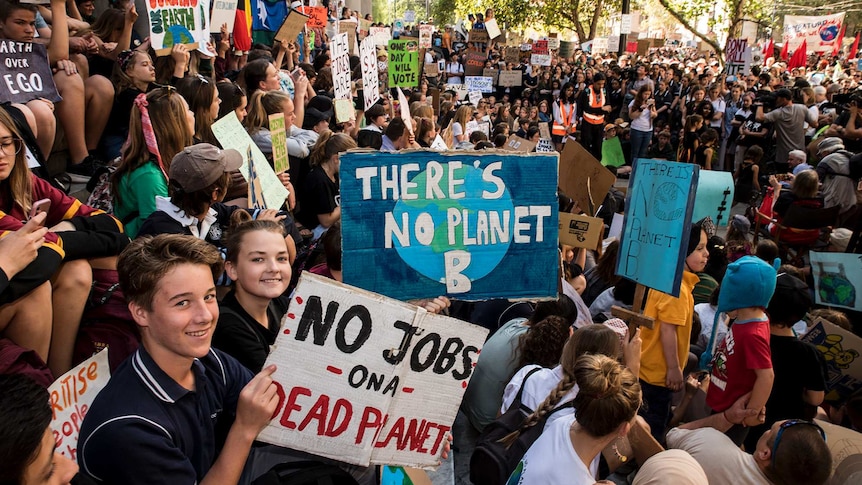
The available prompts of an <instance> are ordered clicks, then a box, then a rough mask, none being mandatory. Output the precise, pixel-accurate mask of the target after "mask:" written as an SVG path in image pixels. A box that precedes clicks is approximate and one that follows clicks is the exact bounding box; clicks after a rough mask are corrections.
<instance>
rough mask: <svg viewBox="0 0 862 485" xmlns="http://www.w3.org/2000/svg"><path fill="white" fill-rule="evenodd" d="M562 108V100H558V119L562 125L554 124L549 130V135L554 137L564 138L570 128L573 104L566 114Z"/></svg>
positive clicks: (573, 110)
mask: <svg viewBox="0 0 862 485" xmlns="http://www.w3.org/2000/svg"><path fill="white" fill-rule="evenodd" d="M563 106H564V105H563V100H560V118H562V124H559V123H554V126H553V128H551V133H552V134H554V135H555V136H566V131H567V129H568V127H570V126H572V115H574V113H575V104H574V103H572V105H571V107H570V108H569V112H568V113H566V108H564V107H563Z"/></svg>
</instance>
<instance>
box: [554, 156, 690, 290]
mask: <svg viewBox="0 0 862 485" xmlns="http://www.w3.org/2000/svg"><path fill="white" fill-rule="evenodd" d="M567 145H568V143H567ZM699 169H700V167H698V166H697V165H695V164H691V163H678V162H668V161H663V160H650V159H648V158H639V159H637V160H635V162H634V165H633V167H632V174H631V179H630V180H629V189H628V192H627V193H626V214H625V219H624V220H623V233H622V236H621V237H620V253H619V258H618V260H617V274H618V275H620V276H623V277H625V278H628V279H630V280H632V281H635V282H637V283H640V284H641V285H643V286H646V287H647V288H653V289H656V290H658V291H661V292H664V293H667V294H669V295H671V296H675V297H676V296H679V287H680V283H681V282H682V270H683V264H684V263H685V257H686V252H687V250H688V238H689V231H688V230H687V227H688V224H689V221H691V213H692V212H693V211H694V198H695V193H696V190H695V187H697V178H698V172H699Z"/></svg>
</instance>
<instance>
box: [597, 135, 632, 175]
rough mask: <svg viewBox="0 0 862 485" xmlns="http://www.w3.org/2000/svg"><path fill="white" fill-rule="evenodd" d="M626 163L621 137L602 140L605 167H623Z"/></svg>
mask: <svg viewBox="0 0 862 485" xmlns="http://www.w3.org/2000/svg"><path fill="white" fill-rule="evenodd" d="M625 164H626V156H625V154H623V146H622V144H621V143H620V137H618V136H614V137H611V138H608V139H606V140H604V141H603V142H602V165H604V166H605V167H618V168H619V167H622V166H623V165H625Z"/></svg>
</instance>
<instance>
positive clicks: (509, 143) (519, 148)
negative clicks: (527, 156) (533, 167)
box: [503, 134, 536, 153]
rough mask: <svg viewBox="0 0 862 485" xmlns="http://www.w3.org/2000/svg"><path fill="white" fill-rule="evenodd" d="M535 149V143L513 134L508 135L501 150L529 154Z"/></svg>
mask: <svg viewBox="0 0 862 485" xmlns="http://www.w3.org/2000/svg"><path fill="white" fill-rule="evenodd" d="M535 148H536V143H535V142H532V141H530V140H527V139H526V138H521V137H520V136H518V135H514V134H513V135H509V139H508V140H506V144H505V145H503V150H508V151H510V152H522V153H530V152H532V151H533V150H535Z"/></svg>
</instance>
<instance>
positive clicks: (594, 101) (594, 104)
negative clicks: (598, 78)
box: [584, 87, 605, 125]
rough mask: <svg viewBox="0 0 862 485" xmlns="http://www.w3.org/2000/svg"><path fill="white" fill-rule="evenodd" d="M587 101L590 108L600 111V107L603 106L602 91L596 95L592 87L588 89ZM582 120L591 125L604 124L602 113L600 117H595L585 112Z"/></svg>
mask: <svg viewBox="0 0 862 485" xmlns="http://www.w3.org/2000/svg"><path fill="white" fill-rule="evenodd" d="M589 100H590V107H591V108H598V109H602V106H604V105H605V93H604V91H602V90H599V93H598V94H596V90H595V89H593V88H592V87H590V97H589ZM584 120H586V122H587V123H590V124H592V125H601V124H604V123H605V115H604V113H602V114H600V115H595V114H591V113H587V112H586V111H584Z"/></svg>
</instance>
